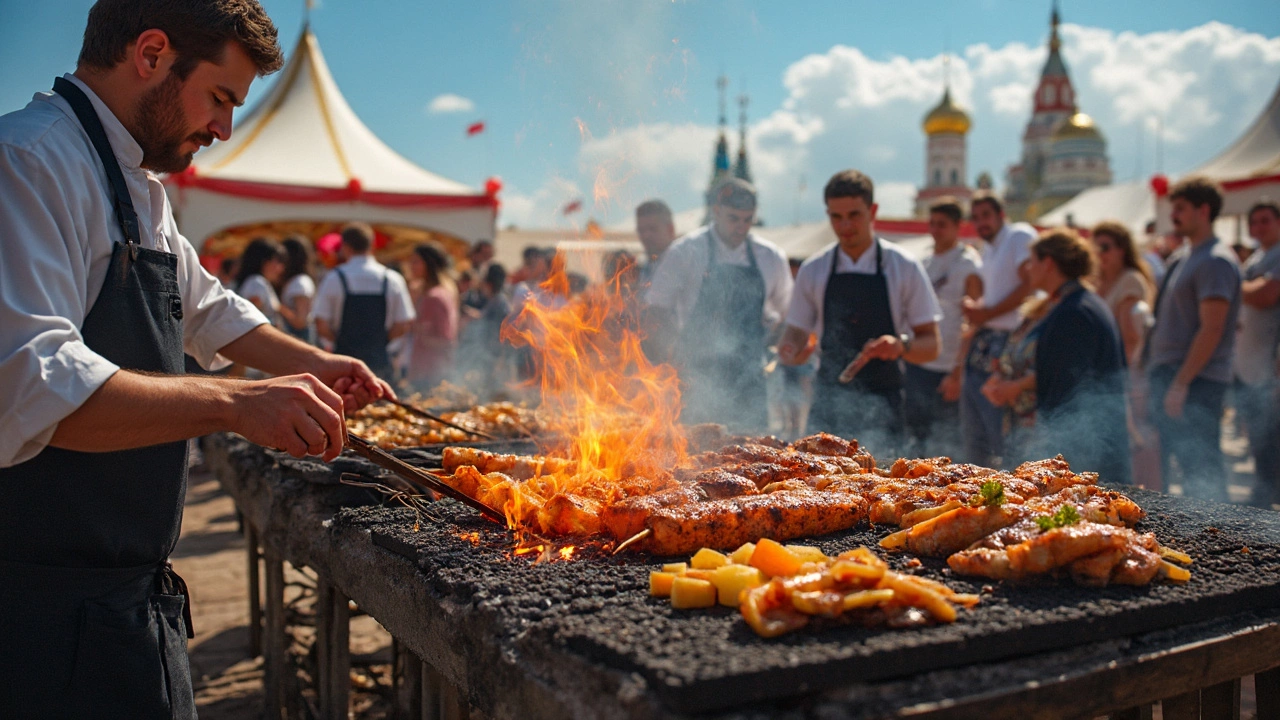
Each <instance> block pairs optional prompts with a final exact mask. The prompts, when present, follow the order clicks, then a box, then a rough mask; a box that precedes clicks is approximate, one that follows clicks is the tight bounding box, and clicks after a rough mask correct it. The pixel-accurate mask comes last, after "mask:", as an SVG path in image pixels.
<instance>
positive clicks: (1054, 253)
mask: <svg viewBox="0 0 1280 720" xmlns="http://www.w3.org/2000/svg"><path fill="white" fill-rule="evenodd" d="M1095 263H1096V260H1095V257H1094V253H1093V248H1092V246H1091V245H1090V244H1089V243H1088V241H1086V240H1084V239H1083V238H1081V237H1080V236H1079V235H1078V234H1076V233H1075V232H1074V231H1072V230H1068V229H1065V228H1059V229H1054V230H1048V231H1045V232H1044V233H1042V234H1041V235H1040V238H1039V239H1038V240H1036V241H1035V242H1034V243H1033V244H1032V245H1031V259H1030V266H1029V268H1028V271H1029V279H1030V281H1031V285H1032V287H1034V288H1035V289H1036V290H1038V291H1041V292H1042V293H1043V294H1044V297H1043V298H1042V299H1039V300H1034V301H1032V304H1031V305H1030V306H1029V307H1028V308H1027V311H1025V313H1024V315H1025V316H1026V317H1027V318H1028V320H1027V322H1026V323H1024V326H1023V328H1019V331H1018V333H1016V334H1017V335H1019V336H1020V338H1021V339H1020V341H1019V342H1010V347H1009V348H1007V349H1006V355H1007V356H1008V363H1004V362H1002V365H1006V366H1007V367H1008V368H1012V369H1018V370H1022V372H1018V373H1014V372H1010V373H1009V374H1003V373H998V374H996V375H994V376H993V377H992V378H991V379H990V380H988V382H987V384H986V385H985V386H984V387H983V394H984V395H986V396H987V398H988V399H989V400H990V401H991V402H992V403H993V404H997V405H1003V406H1007V407H1011V408H1013V409H1014V410H1015V413H1014V414H1015V416H1016V420H1017V423H1016V424H1017V425H1018V426H1019V427H1020V428H1025V429H1026V431H1025V432H1022V433H1020V434H1019V438H1018V440H1019V441H1018V442H1017V444H1016V449H1015V450H1014V452H1015V453H1016V455H1015V456H1014V457H1009V458H1006V461H1012V462H1008V463H1007V464H1015V463H1016V462H1020V461H1022V460H1029V459H1040V458H1043V457H1052V456H1054V455H1057V454H1059V453H1060V454H1062V455H1064V456H1065V457H1066V458H1067V460H1068V461H1069V462H1070V463H1071V466H1072V468H1073V469H1075V470H1076V471H1077V472H1080V471H1093V472H1097V473H1098V474H1099V475H1100V477H1101V480H1102V481H1103V482H1106V483H1109V484H1115V483H1128V482H1129V478H1130V462H1129V437H1128V432H1127V429H1126V425H1125V405H1124V367H1125V360H1124V346H1123V344H1122V343H1121V341H1120V334H1119V330H1118V329H1117V328H1116V324H1115V319H1114V318H1113V316H1112V315H1111V311H1110V310H1109V309H1108V308H1107V304H1106V303H1105V302H1104V301H1103V300H1102V298H1101V297H1099V296H1098V295H1097V294H1096V293H1095V292H1093V290H1091V289H1090V288H1089V287H1088V286H1087V285H1085V284H1084V279H1085V278H1087V277H1088V276H1089V275H1090V274H1091V273H1092V272H1093V269H1094V266H1095ZM1032 358H1033V359H1034V362H1033V363H1030V364H1028V363H1027V361H1028V360H1030V359H1032ZM1003 360H1005V358H1002V361H1003ZM1029 397H1033V398H1034V406H1033V407H1034V412H1033V413H1032V412H1031V411H1030V410H1029V407H1028V405H1027V401H1028V398H1029Z"/></svg>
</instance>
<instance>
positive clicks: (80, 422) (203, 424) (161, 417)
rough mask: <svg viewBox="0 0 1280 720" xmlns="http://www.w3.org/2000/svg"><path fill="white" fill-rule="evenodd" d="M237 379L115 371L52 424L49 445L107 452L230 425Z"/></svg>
mask: <svg viewBox="0 0 1280 720" xmlns="http://www.w3.org/2000/svg"><path fill="white" fill-rule="evenodd" d="M242 382H243V381H240V380H234V379H229V378H216V377H207V376H200V375H146V374H142V373H137V372H133V371H130V370H121V371H119V372H117V373H116V374H115V375H112V376H111V377H110V378H109V379H108V380H107V381H106V382H105V383H103V384H102V386H101V387H99V388H98V389H97V391H96V392H94V393H93V394H92V395H90V396H89V399H88V400H86V401H85V402H84V404H82V405H81V406H80V407H79V408H77V409H76V411H75V412H73V413H71V414H70V415H68V416H67V417H65V418H63V419H62V422H60V423H58V428H57V430H55V431H54V433H53V439H52V440H50V442H49V444H50V445H52V446H53V447H57V448H62V449H64V450H77V451H80V452H112V451H115V450H129V449H132V448H140V447H147V446H150V445H158V444H160V443H166V442H175V441H178V440H186V439H187V438H191V437H196V436H199V435H207V434H209V433H214V432H221V431H223V430H227V429H229V428H230V426H231V422H232V418H233V417H234V412H235V407H234V406H235V404H234V402H233V400H232V395H233V393H232V390H233V389H234V388H235V386H237V385H240V384H242Z"/></svg>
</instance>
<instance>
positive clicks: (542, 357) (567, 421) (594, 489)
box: [502, 261, 686, 559]
mask: <svg viewBox="0 0 1280 720" xmlns="http://www.w3.org/2000/svg"><path fill="white" fill-rule="evenodd" d="M626 269H627V268H623V271H624V272H623V273H619V276H617V277H614V278H612V279H611V280H610V281H609V282H608V283H606V284H604V285H602V286H599V287H596V288H594V289H592V290H591V291H589V292H587V293H584V294H583V295H581V296H579V297H577V298H574V299H573V300H572V301H569V302H567V303H566V301H565V300H564V298H566V297H567V296H568V279H567V276H566V274H565V271H564V264H563V261H558V262H556V263H554V264H553V269H552V274H551V276H550V277H549V278H548V280H547V281H546V282H545V283H543V284H542V285H541V286H540V288H539V291H538V292H537V293H535V294H534V295H532V296H531V297H530V299H529V301H528V302H527V303H526V304H525V306H524V308H523V309H522V310H521V312H520V314H519V315H518V316H517V317H516V318H515V319H514V320H513V321H511V322H509V323H507V324H504V325H503V328H502V337H503V339H504V340H507V341H509V342H512V343H513V344H516V345H527V346H529V347H530V348H531V349H532V350H533V353H534V356H535V362H536V366H537V371H538V375H537V376H538V382H540V385H541V390H542V407H541V408H540V409H539V414H540V416H541V418H542V419H543V423H544V425H545V426H546V427H547V428H548V429H549V430H550V431H551V432H552V433H553V434H555V435H559V436H562V437H564V438H566V442H567V445H568V447H567V449H566V451H565V454H566V455H567V458H568V459H569V460H570V461H571V462H570V463H567V464H566V466H565V467H564V468H563V469H559V470H557V471H556V472H553V473H550V474H547V475H543V476H540V477H536V478H534V479H532V480H529V481H528V482H526V483H521V484H520V485H519V486H518V487H515V488H513V489H512V491H511V496H510V498H509V500H508V501H507V502H506V503H505V507H504V508H503V509H504V511H505V512H506V513H507V518H508V523H509V525H510V526H511V527H512V528H513V529H516V530H517V531H518V530H519V529H521V528H522V527H524V528H525V529H532V527H530V526H531V525H533V523H532V522H531V515H536V513H531V512H530V510H531V507H530V505H538V506H542V505H543V503H544V502H546V501H547V500H549V499H550V498H552V497H553V496H554V495H556V494H557V493H571V494H575V495H582V496H586V497H592V498H595V499H596V500H598V501H600V502H604V503H608V502H612V501H614V500H617V499H620V498H621V497H623V492H622V488H621V486H620V485H619V483H620V482H621V481H622V480H624V479H628V478H633V477H637V476H639V477H646V478H650V479H657V478H660V477H664V476H666V475H667V474H668V470H667V469H668V468H671V467H674V466H676V465H677V464H678V463H680V462H681V461H683V460H684V459H685V457H686V441H685V436H684V432H683V429H682V428H681V426H680V425H679V424H678V423H677V422H676V421H677V418H678V416H679V414H680V388H679V379H678V378H677V376H676V371H675V369H674V368H672V367H671V366H670V365H654V364H652V363H650V362H649V360H648V358H646V357H645V354H644V352H643V350H642V349H641V341H642V340H643V334H642V332H641V331H640V328H639V324H640V323H639V319H638V318H639V313H638V311H637V309H636V306H635V304H634V295H633V294H632V293H630V292H629V291H628V290H627V288H626V287H625V285H626V283H625V281H624V280H623V279H622V276H623V274H624V273H625V271H626ZM531 494H533V495H536V496H537V497H536V498H535V497H530V496H529V495H531ZM540 522H541V523H542V526H545V525H546V524H547V522H548V521H547V520H545V519H543V520H541V521H540ZM542 529H543V530H544V531H547V532H551V528H548V527H542ZM566 559H567V558H566Z"/></svg>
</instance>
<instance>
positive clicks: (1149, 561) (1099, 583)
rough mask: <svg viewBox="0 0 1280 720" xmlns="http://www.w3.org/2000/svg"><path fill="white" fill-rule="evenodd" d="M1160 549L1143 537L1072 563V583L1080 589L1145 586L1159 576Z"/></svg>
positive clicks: (1147, 535) (1153, 539)
mask: <svg viewBox="0 0 1280 720" xmlns="http://www.w3.org/2000/svg"><path fill="white" fill-rule="evenodd" d="M1159 551H1160V545H1159V543H1157V542H1156V537H1155V535H1152V534H1151V533H1143V534H1141V535H1138V536H1137V538H1136V540H1135V541H1134V542H1132V543H1129V544H1128V545H1126V546H1125V547H1123V548H1120V549H1118V550H1108V551H1105V552H1100V553H1098V554H1096V555H1090V556H1088V557H1083V558H1080V559H1079V560H1076V561H1075V562H1073V563H1071V568H1070V569H1071V579H1072V580H1075V581H1076V583H1078V584H1080V585H1089V586H1093V587H1103V586H1106V585H1146V584H1147V583H1149V582H1151V580H1152V579H1153V578H1155V576H1156V574H1157V573H1159V572H1160V554H1159Z"/></svg>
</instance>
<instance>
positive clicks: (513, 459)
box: [441, 447, 575, 480]
mask: <svg viewBox="0 0 1280 720" xmlns="http://www.w3.org/2000/svg"><path fill="white" fill-rule="evenodd" d="M442 458H443V460H442V463H441V464H442V465H443V466H444V469H445V472H454V471H456V470H457V469H458V468H460V467H463V466H467V465H470V466H472V467H475V468H476V469H477V470H479V471H480V472H482V473H491V472H501V473H506V474H508V475H510V476H511V477H513V478H516V479H518V480H527V479H529V478H531V477H536V476H538V475H552V474H555V473H558V472H564V471H566V470H569V469H570V468H571V467H572V466H573V465H574V464H575V463H573V461H571V460H564V459H561V458H554V457H534V456H530V455H505V454H501V453H492V452H488V451H486V450H479V449H476V448H470V447H447V448H445V449H444V452H443V453H442Z"/></svg>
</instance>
